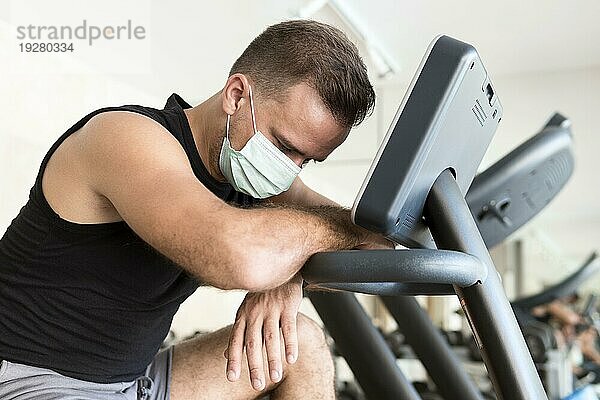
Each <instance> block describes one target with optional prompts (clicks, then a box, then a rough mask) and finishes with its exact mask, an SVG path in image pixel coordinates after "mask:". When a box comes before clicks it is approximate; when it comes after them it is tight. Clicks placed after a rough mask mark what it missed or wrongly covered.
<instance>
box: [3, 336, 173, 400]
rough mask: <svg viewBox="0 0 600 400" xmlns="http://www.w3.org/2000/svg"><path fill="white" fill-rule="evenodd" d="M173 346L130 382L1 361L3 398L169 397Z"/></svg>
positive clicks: (131, 399) (136, 399) (129, 399)
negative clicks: (94, 379)
mask: <svg viewBox="0 0 600 400" xmlns="http://www.w3.org/2000/svg"><path fill="white" fill-rule="evenodd" d="M172 360H173V347H172V346H171V347H169V348H168V349H165V350H162V351H160V352H159V353H158V354H157V355H156V357H154V360H153V361H152V363H151V364H150V365H149V366H148V368H147V369H146V373H145V375H144V376H143V377H140V378H138V379H137V380H135V381H133V382H118V383H94V382H87V381H82V380H79V379H74V378H69V377H66V376H63V375H61V374H59V373H57V372H54V371H52V370H49V369H45V368H38V367H30V366H28V365H23V364H17V363H12V362H10V361H2V364H0V399H2V400H9V399H11V400H12V399H14V400H75V399H77V400H169V397H170V396H169V394H170V388H171V387H170V385H171V363H172Z"/></svg>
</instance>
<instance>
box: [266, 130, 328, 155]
mask: <svg viewBox="0 0 600 400" xmlns="http://www.w3.org/2000/svg"><path fill="white" fill-rule="evenodd" d="M273 134H274V135H275V136H276V137H277V140H279V141H280V142H281V144H283V145H284V146H285V147H287V148H288V149H290V150H292V151H293V152H294V153H297V154H300V155H301V156H302V157H304V158H307V159H311V160H315V161H318V162H323V161H325V158H322V159H319V158H314V157H309V156H308V155H307V154H305V153H304V152H302V151H300V150H299V149H298V148H297V147H296V146H294V145H293V144H291V143H290V142H289V141H288V140H287V139H286V138H285V137H283V135H282V134H281V133H280V132H279V131H278V130H277V129H275V128H273Z"/></svg>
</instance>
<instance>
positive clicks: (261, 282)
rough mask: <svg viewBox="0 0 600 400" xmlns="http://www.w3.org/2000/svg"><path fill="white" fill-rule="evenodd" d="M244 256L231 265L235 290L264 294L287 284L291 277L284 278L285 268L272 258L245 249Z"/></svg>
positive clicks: (237, 258)
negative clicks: (263, 292)
mask: <svg viewBox="0 0 600 400" xmlns="http://www.w3.org/2000/svg"><path fill="white" fill-rule="evenodd" d="M243 253H244V254H241V255H238V257H236V260H237V261H236V262H235V263H234V264H231V265H232V266H233V268H232V269H231V273H230V276H231V284H232V285H233V286H236V287H235V289H241V290H247V291H249V292H262V291H265V290H269V289H273V288H276V287H278V286H280V285H282V284H283V283H285V282H286V281H287V280H288V279H289V278H291V277H289V276H284V275H285V273H284V270H285V268H284V266H283V265H280V262H279V261H276V260H275V259H274V258H271V257H261V253H260V250H259V251H250V250H249V249H245V251H243Z"/></svg>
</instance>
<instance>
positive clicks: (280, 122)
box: [229, 83, 349, 166]
mask: <svg viewBox="0 0 600 400" xmlns="http://www.w3.org/2000/svg"><path fill="white" fill-rule="evenodd" d="M253 95H254V111H255V116H256V129H257V130H259V131H260V132H262V134H263V135H265V137H266V138H267V139H269V140H270V141H271V142H272V143H273V144H275V146H277V147H278V148H279V149H280V150H281V151H282V152H283V153H284V154H285V155H287V156H288V157H289V158H290V159H291V160H292V161H294V163H296V165H298V166H302V165H304V164H306V163H307V162H309V161H311V160H315V161H323V160H324V159H325V158H326V157H327V156H328V155H329V154H330V153H331V152H332V151H333V150H334V149H335V148H336V147H338V146H339V145H340V144H341V143H342V142H343V141H344V140H345V139H346V137H347V136H348V133H349V130H348V129H347V128H345V127H343V126H342V125H340V124H339V123H338V122H337V121H336V120H335V119H334V118H333V115H332V114H331V112H330V111H329V110H328V109H327V107H326V106H325V104H324V103H323V102H322V100H321V98H320V97H319V95H318V93H317V92H316V90H314V89H313V88H312V87H310V86H309V85H307V84H305V83H301V84H298V85H296V86H292V87H290V88H289V89H288V90H287V93H286V95H285V96H282V97H283V100H281V101H278V100H275V99H266V98H263V97H261V96H260V95H258V97H257V95H256V92H254V93H253ZM236 114H238V115H234V116H232V118H231V126H230V131H229V140H230V142H231V146H232V147H233V148H234V149H236V150H240V149H241V148H242V147H244V145H245V144H246V142H247V141H248V140H249V139H250V138H251V137H252V135H253V134H254V130H253V126H252V115H251V110H250V101H249V99H244V104H243V105H242V107H241V108H240V110H239V111H238V112H237V113H236Z"/></svg>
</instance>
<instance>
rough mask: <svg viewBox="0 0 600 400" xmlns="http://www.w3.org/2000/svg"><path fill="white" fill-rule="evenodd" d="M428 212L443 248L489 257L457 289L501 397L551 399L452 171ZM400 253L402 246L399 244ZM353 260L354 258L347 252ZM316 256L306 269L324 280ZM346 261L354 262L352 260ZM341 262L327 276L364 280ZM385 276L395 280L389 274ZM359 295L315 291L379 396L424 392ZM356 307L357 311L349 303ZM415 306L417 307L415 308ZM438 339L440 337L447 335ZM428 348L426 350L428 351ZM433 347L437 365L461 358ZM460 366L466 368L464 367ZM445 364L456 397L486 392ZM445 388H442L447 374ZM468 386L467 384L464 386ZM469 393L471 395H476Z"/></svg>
mask: <svg viewBox="0 0 600 400" xmlns="http://www.w3.org/2000/svg"><path fill="white" fill-rule="evenodd" d="M425 218H426V220H427V223H428V226H429V228H430V230H431V233H432V235H433V237H434V239H435V241H436V244H437V246H438V248H442V249H446V250H454V251H460V252H464V253H467V254H470V255H473V256H475V257H477V258H478V259H479V260H480V262H482V263H483V265H484V266H485V269H486V270H487V274H486V275H487V276H485V277H484V279H483V280H481V281H480V282H478V283H476V284H474V285H471V286H469V287H460V286H458V285H455V287H454V289H455V292H456V294H457V295H458V297H459V298H460V301H461V305H462V307H463V309H464V310H465V314H466V316H467V319H468V320H469V322H470V325H471V328H472V330H473V335H474V337H475V339H476V341H477V343H478V345H479V347H480V350H481V352H482V356H483V359H484V362H485V364H486V367H487V369H488V372H489V375H490V378H491V380H492V384H493V386H494V389H495V391H496V394H497V395H498V398H499V399H504V400H532V399H533V400H537V399H547V397H546V394H545V393H544V389H543V387H542V384H541V381H540V379H539V377H538V375H537V372H536V369H535V366H534V364H533V361H532V359H531V356H530V355H529V350H528V349H527V346H526V344H525V340H524V339H523V336H522V334H521V331H520V329H519V326H518V324H517V321H516V318H515V315H514V313H513V311H512V308H511V306H510V303H509V302H508V299H507V298H506V295H505V294H504V290H503V288H502V285H501V283H500V279H499V277H498V274H497V272H496V269H495V267H494V264H493V262H492V260H491V258H490V255H489V252H488V249H487V247H486V246H485V243H484V242H483V239H482V238H481V235H480V233H479V231H478V230H477V226H476V225H475V221H474V220H473V217H472V215H471V213H470V211H469V207H468V206H467V204H466V201H465V199H464V197H463V195H462V193H461V191H460V188H459V187H458V185H457V183H456V181H455V179H454V177H453V175H452V174H451V172H450V171H444V172H443V173H442V174H441V175H440V176H439V177H438V179H437V180H436V182H435V183H434V185H433V187H432V189H431V191H430V193H429V196H428V198H427V202H426V205H425ZM409 251H412V250H409ZM398 254H402V253H401V252H398ZM319 257H329V259H330V260H329V261H331V262H332V263H335V262H336V257H335V253H333V254H329V256H327V255H323V256H319ZM399 258H401V256H400V257H399ZM321 261H323V260H321ZM345 262H346V263H349V262H351V261H349V260H348V259H346V260H345ZM311 263H312V261H311V260H309V263H308V264H307V267H305V269H303V276H304V278H305V280H307V281H308V282H309V283H313V284H318V283H322V281H323V279H322V278H325V277H323V276H320V271H319V268H315V267H314V266H311ZM343 265H344V266H346V267H347V266H348V265H349V264H343ZM396 265H397V268H398V269H402V268H404V266H403V265H402V264H401V263H397V264H396ZM339 268H340V264H336V265H333V268H332V269H331V270H329V271H328V274H329V275H328V276H327V277H326V279H324V280H325V281H328V282H338V283H339V282H344V281H350V282H355V283H356V282H357V280H356V279H354V277H352V276H351V275H352V273H353V271H355V269H353V268H345V269H344V271H342V272H340V274H339V276H337V277H333V276H331V271H332V270H334V269H339ZM365 268H366V269H367V270H368V271H367V272H365V271H364V269H365ZM362 269H363V271H362V272H361V275H362V276H363V277H364V276H366V275H370V276H371V279H369V282H371V283H373V282H377V276H378V272H379V271H378V269H377V266H376V265H362ZM427 274H428V271H427V270H426V269H425V268H423V270H422V275H423V276H422V280H421V281H420V282H425V281H426V280H427ZM334 278H338V279H334ZM381 281H382V282H389V280H388V279H382V280H381ZM398 283H406V282H401V281H400V282H398ZM409 283H410V282H409ZM351 296H352V295H351V294H318V293H312V294H310V295H309V297H310V298H311V300H312V301H313V304H314V305H315V308H316V309H317V312H319V314H320V315H321V317H322V319H323V322H324V323H325V326H326V328H327V329H328V331H329V332H330V334H332V336H333V338H334V340H335V341H336V344H337V345H338V347H339V348H340V353H341V354H342V355H343V356H344V357H345V358H346V360H347V361H348V364H349V365H350V368H351V369H352V371H353V372H354V373H355V377H356V379H357V381H358V382H359V384H360V385H361V387H362V388H363V390H364V391H365V394H366V395H367V396H368V397H369V398H371V399H378V400H379V399H382V400H384V399H399V398H402V399H404V398H407V399H414V398H418V397H414V395H415V394H414V393H415V391H414V388H412V390H411V389H410V388H411V386H410V383H408V382H407V381H406V379H405V378H404V377H403V376H402V375H401V373H400V374H398V373H397V372H396V371H399V369H398V368H397V366H396V364H395V359H394V362H393V363H391V362H390V361H391V359H390V358H393V354H392V352H391V350H390V349H389V348H388V347H387V346H382V345H381V344H382V343H385V342H384V341H383V339H382V338H381V335H380V334H379V333H378V331H377V330H376V329H375V328H374V327H373V326H372V324H371V321H370V320H369V319H368V318H366V319H365V318H363V316H365V317H366V314H364V311H362V308H361V311H362V314H361V313H360V312H359V311H358V310H357V309H356V306H358V307H360V305H359V304H358V303H354V305H351V304H352V303H353V301H352V299H350V297H351ZM354 301H356V300H354ZM408 307H412V306H408ZM408 307H406V309H408ZM350 309H352V311H349V310H350ZM413 310H415V309H414V308H413ZM361 315H362V316H361ZM422 328H423V335H430V334H431V332H432V330H431V327H427V326H426V324H423V325H422ZM434 329H435V328H434ZM432 343H434V342H432ZM437 343H438V344H439V342H437ZM384 347H385V348H384ZM436 348H437V347H436ZM434 350H435V349H434ZM427 353H428V352H427V351H426V352H425V354H427ZM428 354H429V356H430V358H431V360H432V361H430V362H429V364H430V365H433V364H434V363H435V361H437V362H439V363H444V362H445V363H447V364H446V365H456V364H454V363H455V361H456V360H454V361H453V360H452V359H451V358H448V355H447V353H446V352H445V351H444V352H443V354H441V355H439V354H438V355H436V354H435V353H434V352H433V351H431V350H429V353H428ZM455 369H457V370H460V368H455ZM383 370H389V371H393V373H390V374H384V373H383ZM389 371H388V372H389ZM441 372H444V373H445V374H446V375H447V379H449V380H448V385H447V386H448V387H449V388H450V389H449V390H454V393H455V394H457V395H455V396H453V397H451V398H461V399H463V398H464V399H468V398H472V399H478V398H480V397H478V396H477V395H476V394H474V393H472V390H470V389H469V387H470V383H468V381H467V380H465V379H463V378H465V377H464V376H462V377H461V376H460V375H461V374H460V373H459V374H458V375H455V376H452V375H450V374H449V372H450V371H448V370H442V368H441V367H440V368H439V369H438V373H441ZM383 375H385V379H383V378H382V377H383ZM457 376H458V378H457ZM455 378H456V380H454V379H455ZM407 385H408V386H407ZM442 386H444V385H442ZM461 386H462V387H461ZM438 388H440V389H441V386H440V384H439V382H438ZM463 390H465V392H462V391H463ZM457 392H458V393H457ZM468 393H470V395H471V397H468V396H469V394H468ZM411 396H413V397H411Z"/></svg>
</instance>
